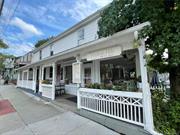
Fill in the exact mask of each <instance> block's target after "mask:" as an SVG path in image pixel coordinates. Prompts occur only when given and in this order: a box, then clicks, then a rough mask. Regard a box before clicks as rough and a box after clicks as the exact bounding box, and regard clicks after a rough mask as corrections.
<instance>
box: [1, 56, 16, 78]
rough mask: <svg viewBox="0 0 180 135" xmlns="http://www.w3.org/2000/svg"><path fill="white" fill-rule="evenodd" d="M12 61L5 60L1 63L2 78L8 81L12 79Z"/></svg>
mask: <svg viewBox="0 0 180 135" xmlns="http://www.w3.org/2000/svg"><path fill="white" fill-rule="evenodd" d="M14 61H15V58H6V59H5V60H4V62H3V65H4V73H3V77H4V78H7V77H8V79H9V80H11V79H13V78H14V70H13V69H14Z"/></svg>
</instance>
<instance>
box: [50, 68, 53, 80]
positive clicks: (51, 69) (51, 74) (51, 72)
mask: <svg viewBox="0 0 180 135" xmlns="http://www.w3.org/2000/svg"><path fill="white" fill-rule="evenodd" d="M52 76H53V67H50V69H49V78H52Z"/></svg>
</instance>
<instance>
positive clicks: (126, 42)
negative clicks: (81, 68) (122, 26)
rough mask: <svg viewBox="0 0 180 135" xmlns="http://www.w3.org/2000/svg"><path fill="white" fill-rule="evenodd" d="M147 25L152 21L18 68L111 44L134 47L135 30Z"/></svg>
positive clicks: (128, 47) (51, 61)
mask: <svg viewBox="0 0 180 135" xmlns="http://www.w3.org/2000/svg"><path fill="white" fill-rule="evenodd" d="M147 25H150V23H149V22H145V23H142V24H139V25H137V26H134V27H131V28H128V29H126V30H123V31H120V32H118V33H116V34H114V35H112V36H109V37H107V38H101V39H97V40H95V41H92V42H88V43H85V44H82V45H80V46H77V47H74V48H71V49H69V50H66V51H63V52H60V53H57V54H55V55H53V56H51V57H47V58H45V59H43V60H41V61H38V62H34V63H31V64H28V65H26V66H24V67H21V68H18V69H17V70H22V69H26V68H29V67H34V66H39V65H42V64H46V63H53V62H57V61H59V60H63V59H68V58H70V57H76V56H77V55H79V54H82V55H83V54H85V53H87V52H89V51H93V50H96V49H101V48H106V47H111V46H116V45H121V46H122V51H125V50H130V49H133V44H132V42H133V40H134V32H135V31H140V30H141V29H142V28H143V27H144V26H147Z"/></svg>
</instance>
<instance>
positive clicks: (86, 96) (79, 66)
mask: <svg viewBox="0 0 180 135" xmlns="http://www.w3.org/2000/svg"><path fill="white" fill-rule="evenodd" d="M147 24H148V23H145V24H141V25H138V26H135V27H132V28H129V29H127V30H124V31H122V32H119V33H117V34H115V35H113V36H111V37H108V38H105V39H99V40H96V41H94V42H90V43H88V44H84V45H82V46H78V47H77V48H73V49H72V50H68V51H67V52H63V53H62V54H59V55H57V56H54V57H52V58H51V59H47V60H44V61H41V62H39V63H35V64H34V65H31V66H33V67H31V68H33V71H34V72H33V81H34V83H33V84H32V85H33V86H32V88H33V89H34V92H41V93H42V96H44V97H47V98H50V99H52V100H55V99H57V98H58V97H56V85H60V84H63V85H64V89H65V93H69V94H72V95H77V108H78V109H80V110H87V111H91V112H94V113H98V114H102V115H105V116H108V117H111V118H115V119H117V120H121V121H125V122H128V123H131V124H134V125H138V126H141V127H142V128H144V129H145V130H147V131H149V132H151V133H153V134H155V132H154V130H153V117H152V107H151V94H150V89H149V83H148V78H147V67H146V62H145V59H144V56H145V46H144V40H137V33H138V30H140V29H142V27H144V26H146V25H147ZM26 68H27V67H26ZM28 68H30V67H28ZM28 75H29V73H28ZM28 75H27V76H28ZM23 76H25V78H24V77H23V79H24V80H25V79H26V78H28V77H26V74H25V73H23ZM25 82H26V80H25V81H23V82H22V84H23V85H24V83H25ZM28 83H29V82H28ZM19 84H21V82H19ZM25 85H26V84H25ZM25 87H27V86H25ZM57 100H58V99H57ZM59 101H60V102H66V101H65V100H64V101H63V100H62V99H61V96H60V97H59Z"/></svg>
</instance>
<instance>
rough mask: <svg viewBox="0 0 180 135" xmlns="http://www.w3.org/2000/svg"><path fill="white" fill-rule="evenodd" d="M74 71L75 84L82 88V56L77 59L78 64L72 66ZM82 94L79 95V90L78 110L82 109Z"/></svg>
mask: <svg viewBox="0 0 180 135" xmlns="http://www.w3.org/2000/svg"><path fill="white" fill-rule="evenodd" d="M72 69H73V83H76V84H77V86H78V87H79V88H80V86H81V83H82V71H81V69H82V63H81V59H80V56H77V57H76V63H73V64H72ZM80 102H81V99H80V94H79V89H78V90H77V108H78V109H79V108H80Z"/></svg>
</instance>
